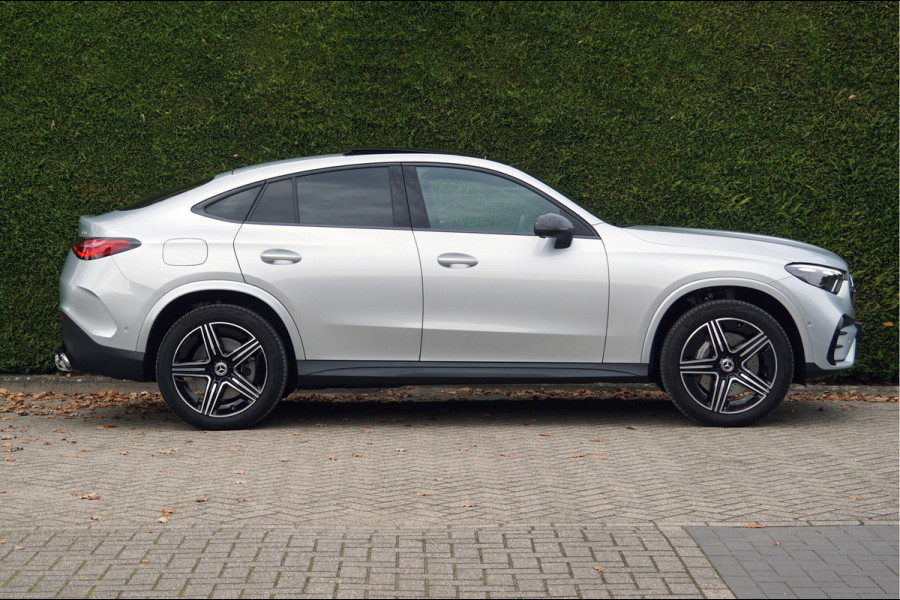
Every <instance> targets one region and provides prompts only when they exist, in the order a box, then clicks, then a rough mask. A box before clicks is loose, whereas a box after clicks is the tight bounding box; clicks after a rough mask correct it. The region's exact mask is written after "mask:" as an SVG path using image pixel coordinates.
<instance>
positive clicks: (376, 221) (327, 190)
mask: <svg viewBox="0 0 900 600" xmlns="http://www.w3.org/2000/svg"><path fill="white" fill-rule="evenodd" d="M297 201H298V209H299V217H300V218H299V222H300V225H330V226H338V227H393V226H394V211H393V205H392V203H391V182H390V176H389V170H388V167H365V168H360V169H343V170H340V171H327V172H324V173H313V174H312V175H304V176H302V177H298V178H297Z"/></svg>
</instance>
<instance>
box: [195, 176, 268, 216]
mask: <svg viewBox="0 0 900 600" xmlns="http://www.w3.org/2000/svg"><path fill="white" fill-rule="evenodd" d="M260 188H262V186H261V185H259V186H256V187H252V188H249V189H246V190H241V191H240V192H236V193H234V194H229V195H228V196H225V197H224V198H221V199H219V200H216V201H215V202H213V203H212V204H207V205H206V207H205V208H204V209H203V212H205V213H206V214H207V215H209V216H211V217H216V218H219V219H225V220H227V221H238V222H242V221H243V220H244V219H246V218H247V213H249V212H250V208H251V207H252V206H253V201H254V200H256V195H257V194H259V190H260Z"/></svg>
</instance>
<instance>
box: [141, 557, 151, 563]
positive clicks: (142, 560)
mask: <svg viewBox="0 0 900 600" xmlns="http://www.w3.org/2000/svg"><path fill="white" fill-rule="evenodd" d="M141 562H142V563H148V562H150V559H149V558H142V559H141Z"/></svg>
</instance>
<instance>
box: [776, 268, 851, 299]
mask: <svg viewBox="0 0 900 600" xmlns="http://www.w3.org/2000/svg"><path fill="white" fill-rule="evenodd" d="M784 268H785V270H786V271H787V272H788V273H790V274H791V275H793V276H794V277H797V278H799V279H802V280H803V281H805V282H806V283H808V284H809V285H814V286H816V287H817V288H822V289H823V290H826V291H829V292H831V293H832V294H837V293H838V292H839V291H841V283H842V282H843V281H844V280H845V279H849V277H850V274H849V273H845V272H844V271H841V270H840V269H832V268H831V267H823V266H822V265H807V264H803V263H791V264H789V265H787V266H785V267H784Z"/></svg>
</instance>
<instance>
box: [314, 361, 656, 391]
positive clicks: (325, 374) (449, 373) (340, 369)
mask: <svg viewBox="0 0 900 600" xmlns="http://www.w3.org/2000/svg"><path fill="white" fill-rule="evenodd" d="M650 381H651V378H650V376H649V367H648V365H645V364H624V363H615V364H604V363H507V362H490V363H485V362H422V361H368V360H298V361H297V386H298V387H300V388H314V387H366V386H372V385H377V386H391V387H393V386H398V385H409V384H450V383H454V384H455V383H475V382H477V383H550V382H557V383H592V382H621V383H642V382H650Z"/></svg>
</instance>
